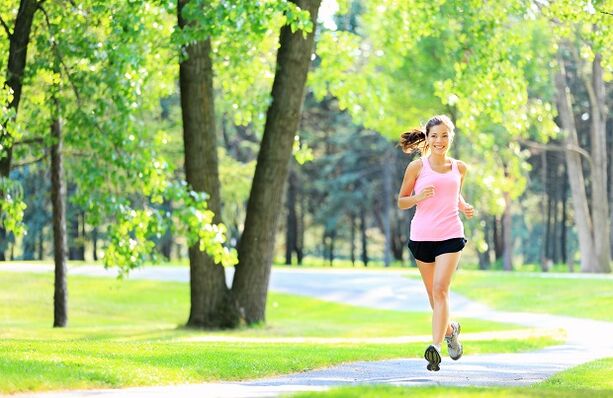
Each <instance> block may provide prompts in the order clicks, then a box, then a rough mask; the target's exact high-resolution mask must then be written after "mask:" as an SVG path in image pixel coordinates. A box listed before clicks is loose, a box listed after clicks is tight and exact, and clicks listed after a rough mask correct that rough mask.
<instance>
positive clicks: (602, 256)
mask: <svg viewBox="0 0 613 398" xmlns="http://www.w3.org/2000/svg"><path fill="white" fill-rule="evenodd" d="M577 7H580V11H579V12H577ZM595 7H596V8H595ZM601 7H602V8H601ZM611 7H613V2H611V1H599V2H595V3H594V4H592V2H588V1H585V2H583V1H582V2H579V3H577V2H570V1H566V0H561V1H556V2H553V3H551V4H550V5H548V6H547V7H545V8H544V9H543V10H542V11H543V15H544V17H545V18H548V20H549V21H550V23H551V25H552V28H553V29H555V31H556V33H558V37H559V38H560V39H559V43H558V53H557V55H556V59H557V71H556V75H555V88H556V102H557V107H558V113H559V116H560V125H561V126H560V127H561V128H562V130H563V131H564V133H565V134H566V146H567V152H566V162H567V166H568V178H569V183H570V189H571V194H572V198H573V206H574V209H575V223H576V225H577V230H578V235H579V245H580V251H581V270H582V271H583V272H611V266H610V261H611V252H610V250H611V248H610V228H611V225H610V224H611V216H610V214H609V211H610V210H611V209H610V208H609V192H608V190H610V189H611V187H610V186H609V187H608V188H607V186H608V177H607V169H608V165H607V155H606V153H607V150H606V147H607V143H606V120H607V106H606V96H605V77H604V69H605V68H607V69H608V72H609V76H610V73H611V65H612V62H613V47H612V44H611V42H613V35H612V34H611V31H610V29H608V26H609V25H610V22H611V19H610V15H609V14H607V13H606V12H604V11H603V9H604V10H606V9H611ZM569 57H570V58H571V59H573V60H574V61H575V63H576V67H577V77H578V78H579V79H580V80H581V81H582V82H583V84H584V86H585V89H586V91H587V93H588V98H589V103H590V110H591V114H590V140H589V141H590V144H591V148H590V151H589V152H588V151H585V150H584V149H582V148H581V147H580V145H579V140H578V136H577V129H576V126H575V121H574V113H573V104H572V99H571V97H570V88H569V84H568V82H567V71H566V70H567V68H566V65H565V63H566V61H565V59H566V58H569ZM603 64H604V68H603ZM609 79H610V77H609ZM582 156H584V157H585V158H586V159H587V160H588V163H589V166H590V177H591V178H590V181H589V182H590V187H591V209H590V206H589V204H588V196H587V193H586V184H585V179H584V171H583V166H582V161H581V157H582ZM590 210H591V211H590Z"/></svg>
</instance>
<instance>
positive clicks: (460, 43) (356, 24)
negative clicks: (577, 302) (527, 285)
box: [0, 0, 613, 328]
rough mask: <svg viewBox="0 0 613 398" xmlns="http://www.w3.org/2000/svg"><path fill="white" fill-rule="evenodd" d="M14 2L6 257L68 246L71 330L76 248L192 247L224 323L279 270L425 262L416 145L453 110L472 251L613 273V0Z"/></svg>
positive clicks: (481, 262)
mask: <svg viewBox="0 0 613 398" xmlns="http://www.w3.org/2000/svg"><path fill="white" fill-rule="evenodd" d="M0 4H2V8H0V17H2V28H3V29H2V30H0V33H1V35H0V37H1V38H2V40H1V41H0V54H2V62H1V63H0V68H2V71H1V73H0V76H3V78H4V79H5V82H4V84H3V89H2V91H0V117H1V119H2V126H1V127H2V130H1V131H0V133H1V137H0V139H1V141H0V145H2V147H1V154H0V172H1V176H2V180H1V185H0V193H1V194H2V196H1V198H0V200H1V201H0V204H1V206H2V215H1V218H0V221H1V223H2V225H1V226H2V228H1V230H0V235H1V236H0V239H1V240H0V257H1V258H2V259H4V260H5V261H10V260H12V261H19V262H23V261H42V262H46V263H49V261H53V263H54V266H55V270H56V272H55V278H54V281H53V286H51V287H53V290H54V291H53V297H54V298H55V300H54V311H53V324H54V325H55V326H65V325H67V323H68V310H67V308H68V305H69V301H68V295H67V291H68V289H67V281H66V278H67V273H68V272H67V267H66V264H67V261H68V260H72V261H80V262H85V263H88V264H92V263H102V264H104V265H105V266H107V267H112V268H116V269H118V270H119V271H120V275H122V276H128V275H129V272H130V270H132V269H134V268H138V267H148V266H154V264H158V263H160V262H165V263H170V264H173V265H186V264H189V266H190V269H191V270H192V278H191V280H190V289H191V295H190V297H189V299H190V306H189V307H190V308H189V311H187V310H186V314H185V318H186V319H187V324H188V325H189V326H196V327H205V328H215V327H220V326H221V327H239V325H245V324H247V325H255V324H259V323H261V322H263V321H264V320H265V319H266V316H265V314H266V305H267V294H268V290H267V289H268V278H269V276H270V272H271V266H272V265H273V264H276V265H279V266H283V265H284V264H285V265H291V266H292V267H297V266H304V267H307V266H314V267H332V268H334V267H344V268H356V269H357V268H364V267H366V268H373V267H375V268H383V267H392V268H395V267H406V268H409V267H411V266H412V265H414V264H413V262H412V259H411V258H410V256H409V253H408V250H407V248H406V242H407V240H408V236H409V222H410V218H411V215H412V211H400V210H398V208H397V206H396V200H397V191H398V188H399V186H400V182H401V180H402V176H403V172H404V169H405V167H406V165H407V164H408V162H409V161H410V160H411V159H413V157H411V156H408V155H406V154H404V153H402V151H400V149H399V148H398V147H397V140H398V138H399V135H400V133H402V132H403V131H406V130H408V129H409V128H412V127H418V126H420V125H422V124H423V123H424V122H425V121H427V119H428V118H429V117H430V116H432V115H434V114H438V113H444V114H448V115H449V116H450V117H451V118H452V119H453V121H454V122H455V124H456V127H457V128H456V139H455V140H454V143H453V146H452V148H451V153H450V155H451V156H453V157H456V158H459V159H461V160H463V161H464V162H465V163H467V164H468V165H469V174H468V177H467V179H466V182H465V185H464V188H463V192H464V196H465V198H466V199H467V201H468V202H469V203H471V204H473V205H474V206H475V208H476V209H477V214H476V216H475V217H474V218H473V219H472V220H465V228H466V235H467V237H468V239H469V245H468V247H467V249H466V250H465V255H464V257H463V260H462V268H464V269H475V270H476V269H480V270H506V271H535V272H547V271H556V272H575V273H576V272H587V273H610V272H611V251H612V250H613V232H612V231H611V220H612V219H613V206H610V204H611V202H612V198H613V189H612V186H613V170H612V168H613V166H612V165H613V161H612V159H611V157H612V156H613V128H612V127H613V123H612V120H611V118H612V117H613V116H612V115H611V113H610V112H609V111H608V109H609V108H610V105H611V102H612V100H613V95H612V92H611V90H610V86H611V83H610V82H611V80H612V79H613V74H612V73H613V52H612V51H611V50H612V48H611V47H612V46H613V44H612V43H613V40H612V39H613V36H612V32H611V26H612V25H613V23H612V21H613V15H611V14H613V4H612V3H611V1H519V0H517V1H509V2H505V3H504V4H496V3H492V2H481V1H468V2H466V1H463V2H457V1H442V0H441V1H436V2H429V3H426V2H421V1H393V0H385V1H369V2H366V1H358V0H343V1H338V2H335V1H324V2H323V3H322V4H321V5H320V4H319V2H317V1H302V2H290V1H282V0H266V1H264V0H263V1H239V0H236V1H230V2H225V1H210V2H208V1H196V0H192V1H178V2H174V1H162V0H159V1H153V0H152V1H96V0H87V1H82V2H76V1H41V0H21V1H9V0H4V1H2V2H1V3H0ZM296 4H298V6H300V7H301V8H300V7H298V6H297V5H296ZM179 8H181V9H183V13H182V14H181V17H180V18H179V19H177V15H178V9H179ZM307 10H310V11H311V13H309V12H307ZM316 13H318V15H319V17H318V19H317V20H316V21H313V20H312V17H313V16H314V15H315V14H316ZM280 31H281V35H279V32H280ZM26 49H27V52H26ZM307 70H308V74H307ZM273 82H275V85H273ZM186 170H187V173H186ZM203 192H206V194H203ZM209 210H212V211H213V212H211V211H209ZM190 247H191V249H190ZM71 264H77V263H76V262H75V263H71ZM219 264H223V265H225V266H228V267H231V266H235V268H236V275H239V277H238V278H235V280H234V283H233V284H232V286H230V287H228V286H226V281H225V275H224V272H223V269H222V267H220V266H219ZM6 280H7V281H8V279H6ZM586 283H588V284H589V282H586ZM605 295H606V293H605ZM49 297H51V295H50V296H49ZM607 297H610V296H607ZM600 299H601V300H603V299H602V297H601V298H600ZM596 303H602V301H598V300H597V301H596ZM592 304H593V303H592ZM586 307H589V305H586ZM582 308H583V307H582ZM187 312H189V317H187ZM50 313H51V311H50ZM182 323H183V324H184V323H185V320H184V321H183V322H182Z"/></svg>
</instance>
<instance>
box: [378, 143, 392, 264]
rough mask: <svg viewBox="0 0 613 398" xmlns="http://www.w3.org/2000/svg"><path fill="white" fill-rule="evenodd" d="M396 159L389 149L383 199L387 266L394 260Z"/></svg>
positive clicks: (386, 158)
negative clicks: (394, 162) (392, 212)
mask: <svg viewBox="0 0 613 398" xmlns="http://www.w3.org/2000/svg"><path fill="white" fill-rule="evenodd" d="M394 159H395V157H394V155H393V153H391V151H389V152H388V153H387V154H386V156H385V158H384V159H383V165H382V166H383V167H382V168H381V169H382V170H383V197H382V198H381V200H382V201H383V215H382V222H383V234H384V236H385V246H384V253H383V263H384V265H385V266H386V267H389V266H390V264H391V262H392V255H391V253H392V232H391V227H390V216H391V214H390V213H391V203H390V202H391V201H392V198H393V197H394V196H393V193H392V173H393V172H394V171H393V168H392V163H391V162H393V161H394Z"/></svg>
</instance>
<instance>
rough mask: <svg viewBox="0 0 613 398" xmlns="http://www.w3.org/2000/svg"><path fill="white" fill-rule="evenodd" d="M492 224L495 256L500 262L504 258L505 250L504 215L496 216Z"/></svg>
mask: <svg viewBox="0 0 613 398" xmlns="http://www.w3.org/2000/svg"><path fill="white" fill-rule="evenodd" d="M492 226H493V230H492V240H493V241H494V258H495V259H496V260H495V261H496V262H498V261H500V260H501V259H502V256H503V252H504V240H503V227H502V217H501V218H498V217H496V216H494V217H493V223H492Z"/></svg>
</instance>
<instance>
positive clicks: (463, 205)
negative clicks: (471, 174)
mask: <svg viewBox="0 0 613 398" xmlns="http://www.w3.org/2000/svg"><path fill="white" fill-rule="evenodd" d="M458 170H459V171H460V175H461V176H462V178H461V180H460V197H459V199H458V209H459V210H460V211H461V212H462V213H464V215H465V216H466V218H468V219H470V218H472V216H473V215H474V214H475V209H474V208H473V207H472V206H471V205H470V204H468V203H467V202H466V200H464V196H462V186H463V185H464V177H465V176H466V173H467V172H468V167H467V166H466V163H464V162H462V161H460V160H458Z"/></svg>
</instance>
